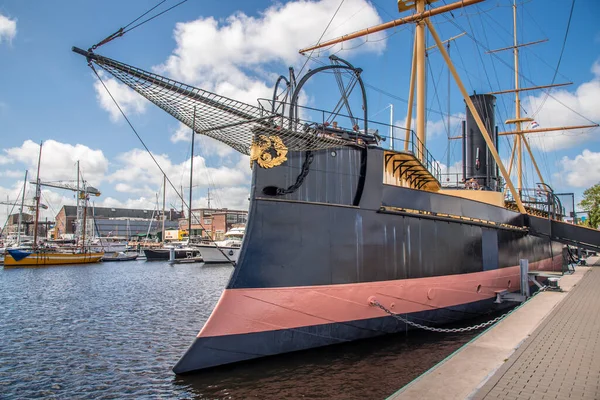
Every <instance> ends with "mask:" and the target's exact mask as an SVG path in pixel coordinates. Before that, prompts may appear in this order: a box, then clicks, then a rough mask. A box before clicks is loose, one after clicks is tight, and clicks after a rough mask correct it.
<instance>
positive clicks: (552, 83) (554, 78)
mask: <svg viewBox="0 0 600 400" xmlns="http://www.w3.org/2000/svg"><path fill="white" fill-rule="evenodd" d="M574 8H575V0H573V2H572V3H571V11H570V12H569V20H568V22H567V30H566V32H565V37H564V39H563V43H562V47H561V49H560V56H559V57H558V63H556V69H555V70H554V76H552V82H550V84H551V85H554V81H555V80H556V75H558V69H559V68H560V62H561V61H562V58H563V53H564V52H565V46H566V44H567V37H568V36H569V28H570V27H571V19H572V17H573V9H574ZM545 94H546V96H544V99H543V100H542V104H540V106H539V107H538V109H537V110H535V112H534V113H533V114H532V116H531V117H532V118H535V116H536V115H537V114H538V113H539V112H540V111H541V110H542V107H544V104H545V103H546V100H548V96H549V95H550V91H548V92H546V93H545Z"/></svg>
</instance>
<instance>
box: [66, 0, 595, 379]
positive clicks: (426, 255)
mask: <svg viewBox="0 0 600 400" xmlns="http://www.w3.org/2000/svg"><path fill="white" fill-rule="evenodd" d="M480 1H482V0H461V1H459V2H455V3H451V4H445V5H441V6H438V7H432V8H429V9H427V10H426V6H427V5H429V4H430V3H434V2H432V1H428V0H400V1H399V2H398V5H399V10H400V11H401V12H403V13H409V15H408V16H404V17H402V18H400V19H397V20H394V21H390V22H387V23H384V24H382V25H379V26H376V27H372V28H369V29H366V30H363V31H359V32H355V33H353V34H349V35H345V36H343V37H341V38H339V39H335V40H332V41H327V42H323V43H320V44H319V45H317V46H314V47H313V48H317V47H326V46H332V45H334V44H336V43H340V42H342V41H345V40H350V39H354V38H358V37H361V36H364V35H367V34H369V33H374V32H378V31H381V30H384V29H387V28H391V27H396V26H400V25H403V24H407V23H415V24H416V30H415V47H414V56H413V64H412V65H413V67H412V71H413V72H412V74H411V85H410V86H411V89H410V91H409V112H408V115H409V116H411V115H412V113H413V111H412V105H413V97H414V95H415V94H416V121H415V130H416V132H415V131H413V129H412V126H411V118H410V117H409V118H407V127H406V129H404V132H405V135H401V137H399V138H395V139H392V138H391V137H387V138H386V137H384V136H383V135H382V132H380V131H379V129H375V128H377V127H378V126H379V127H381V126H384V125H376V124H375V123H373V122H372V121H370V120H369V118H368V115H369V114H368V105H367V96H366V91H365V83H364V82H363V80H362V77H361V73H362V70H361V69H360V68H358V67H355V66H354V65H352V64H351V63H350V62H348V61H346V60H343V59H341V58H339V57H337V56H331V57H330V61H331V62H330V64H328V65H323V66H321V67H318V68H314V69H312V70H310V71H308V72H307V73H306V74H305V75H303V76H302V77H298V79H297V77H296V76H295V74H294V71H293V69H290V71H289V75H288V76H287V77H286V76H283V75H282V76H280V78H279V79H278V80H277V83H276V85H275V90H274V95H273V98H272V99H269V100H266V101H263V102H261V104H260V105H259V106H253V105H250V104H246V103H243V102H239V101H236V100H233V99H229V98H226V97H223V96H220V95H218V94H215V93H211V92H208V91H205V90H202V89H199V88H195V87H193V86H190V85H186V84H184V83H181V82H178V81H175V80H173V79H170V78H167V77H164V76H160V75H158V74H155V73H152V72H148V71H145V70H143V69H140V68H137V67H134V66H131V65H128V64H124V63H122V62H119V61H116V60H113V59H110V58H107V57H104V56H101V55H99V54H96V53H95V52H94V51H93V50H88V51H86V50H82V49H79V48H73V51H75V52H76V53H78V54H81V55H83V56H85V57H86V59H87V61H88V64H89V65H90V66H91V67H92V68H93V69H94V71H95V68H96V67H98V68H101V69H103V70H104V71H106V72H107V73H109V74H111V75H113V76H114V77H116V78H117V79H119V80H120V81H121V82H123V83H125V84H126V85H128V86H129V87H130V88H132V89H133V90H135V91H137V92H138V93H139V94H141V95H142V96H144V97H145V98H147V99H148V100H150V101H151V102H153V103H154V104H156V105H157V106H158V107H160V108H162V109H163V110H165V111H166V112H168V113H170V114H171V115H172V116H174V117H175V118H177V119H178V120H179V121H181V122H183V123H185V124H186V125H188V126H190V127H191V128H192V129H194V131H195V132H196V133H197V134H203V135H206V136H209V137H212V138H214V139H217V140H219V141H221V142H223V143H225V144H228V145H229V146H231V147H232V148H234V149H236V150H238V151H239V152H241V153H243V154H247V155H249V156H250V160H251V164H252V167H253V171H252V186H251V194H250V209H249V215H248V222H247V225H246V232H245V235H244V239H243V242H242V245H241V248H240V252H239V258H238V260H237V263H236V265H235V269H234V271H233V273H232V276H231V278H230V281H229V283H228V285H227V287H226V289H225V290H224V292H223V293H222V295H221V298H220V299H219V302H218V303H217V305H216V307H215V309H214V310H213V312H212V314H211V316H210V318H209V319H208V320H207V321H206V323H205V324H204V327H203V328H202V329H201V331H200V333H199V334H198V335H197V337H196V338H195V340H194V342H193V343H192V345H191V346H190V348H189V349H188V350H187V352H186V353H185V354H184V355H183V357H182V358H181V359H180V360H179V362H178V363H177V364H176V365H175V367H174V369H173V370H174V372H175V373H178V374H181V373H188V372H191V371H197V370H202V369H205V368H211V367H216V366H220V365H225V364H230V363H235V362H239V361H244V360H251V359H256V358H260V357H264V356H270V355H276V354H282V353H288V352H293V351H298V350H304V349H310V348H315V347H319V346H326V345H332V344H337V343H344V342H349V341H353V340H359V339H365V338H371V337H376V336H379V335H384V334H389V333H395V332H404V331H406V330H407V329H414V328H415V326H419V325H420V326H429V327H432V326H439V325H443V324H447V323H456V322H458V321H463V320H468V319H471V318H474V317H482V316H485V315H487V314H488V313H490V312H494V311H499V310H502V309H504V308H507V307H510V306H511V304H510V303H507V302H501V303H497V302H496V301H495V300H496V298H497V294H498V293H501V292H513V291H518V290H519V289H520V269H519V260H520V259H527V260H528V261H529V268H530V269H531V270H546V271H562V269H563V267H564V265H563V251H564V250H565V246H566V245H567V244H577V245H579V246H587V247H589V248H598V247H600V231H597V230H591V229H585V228H580V227H577V226H575V225H571V224H566V223H564V222H562V221H561V219H562V218H561V215H560V212H558V211H557V210H560V207H559V205H558V204H557V202H556V199H555V197H554V196H552V195H551V193H550V189H548V188H545V189H543V190H544V193H545V194H547V196H546V197H547V199H548V201H547V202H536V203H534V202H530V203H527V201H528V200H527V197H525V196H522V194H523V193H522V191H523V190H524V188H522V187H515V186H514V185H513V183H512V181H511V177H510V175H509V173H508V171H507V169H506V168H505V167H504V165H503V163H502V160H501V159H500V157H499V154H498V149H497V140H496V138H497V135H496V129H495V127H496V124H495V113H494V101H495V98H494V96H493V95H489V94H483V95H472V96H469V94H468V93H467V91H466V89H465V87H464V85H463V84H462V81H461V79H460V77H459V76H458V74H457V72H456V69H455V68H454V66H453V64H452V61H451V59H450V57H449V55H448V53H447V51H446V49H445V46H444V44H443V43H442V40H441V39H440V37H439V35H438V34H437V31H436V29H435V27H434V25H433V21H432V20H431V17H433V16H435V15H439V14H442V13H445V12H449V11H452V10H456V9H459V8H463V7H468V6H470V5H472V4H476V3H479V2H480ZM515 8H516V5H515ZM515 26H516V24H515ZM426 30H427V31H429V33H430V35H431V37H432V38H433V40H434V41H435V43H436V46H437V48H438V50H439V52H440V53H441V54H442V56H443V58H444V60H445V62H446V63H447V65H448V68H449V70H450V71H451V73H452V76H453V77H454V80H455V82H456V84H457V86H458V87H459V89H460V92H461V94H462V97H463V99H464V101H465V104H466V106H467V108H466V114H467V116H466V122H465V127H464V130H463V135H462V141H463V146H464V148H465V150H466V151H465V157H464V160H463V162H464V165H465V168H464V175H465V176H464V182H463V184H462V185H460V186H459V187H455V188H445V187H443V186H442V175H441V169H440V165H439V163H438V162H437V161H436V160H435V159H434V158H433V156H432V155H431V153H430V152H429V151H428V149H427V147H426V145H425V138H426V136H425V127H426V120H425V110H426V103H425V88H426V85H425V34H426ZM515 37H516V36H515ZM313 48H308V49H304V50H302V52H307V51H311V50H312V49H313ZM94 49H95V47H94ZM512 49H513V50H514V51H515V54H516V52H517V50H518V45H516V44H515V46H513V47H512ZM515 62H518V58H517V57H515ZM322 73H325V74H329V75H330V76H331V75H334V76H335V77H336V78H339V79H346V81H345V82H344V81H342V83H341V84H340V85H339V86H340V88H341V89H342V93H341V99H340V102H339V104H340V107H344V106H345V105H346V104H347V101H348V98H349V95H350V94H349V93H348V92H347V88H356V90H357V91H358V97H359V98H360V99H361V100H362V104H361V105H360V107H359V108H358V109H359V110H360V111H359V112H358V113H348V114H347V115H345V117H346V118H345V121H350V122H349V123H348V125H347V126H346V125H344V124H342V123H340V122H339V121H338V120H341V118H342V114H341V113H340V109H339V108H338V109H336V110H317V111H316V112H315V113H312V114H311V112H310V110H309V109H308V108H304V109H303V108H302V106H301V105H300V104H299V95H300V93H301V91H302V90H303V89H304V88H305V85H306V83H307V81H309V80H311V79H312V78H313V77H315V76H317V75H319V74H322ZM98 78H99V79H101V77H100V76H99V75H98ZM348 80H350V82H348ZM338 82H339V81H338ZM279 84H282V85H283V86H284V87H285V88H287V92H286V95H285V96H284V97H283V100H282V98H281V97H278V95H277V93H279V92H278V89H279V88H278V85H279ZM519 90H520V89H519V88H518V87H516V88H515V91H516V93H518V92H519ZM518 113H519V111H518V103H517V118H516V121H515V122H516V124H517V125H516V126H517V132H516V133H515V134H516V135H517V137H519V138H520V139H522V138H524V136H523V133H526V130H522V129H521V124H523V123H524V121H523V119H521V118H519V115H518ZM315 115H316V116H315ZM330 116H332V117H333V118H335V120H332V119H330V118H329V117H330ZM195 121H199V122H201V124H198V125H196V123H195ZM387 128H389V127H387V126H386V131H387ZM396 128H397V129H398V130H400V129H402V128H400V127H395V130H396ZM398 130H396V131H398ZM382 131H383V130H382ZM390 136H391V135H390ZM402 136H403V137H402ZM384 139H386V140H387V141H388V143H389V141H391V140H395V141H396V145H394V146H390V145H389V144H388V143H386V142H384ZM520 139H519V140H520ZM523 143H526V142H523ZM519 148H521V147H520V146H519ZM519 151H520V150H519ZM520 156H521V154H520V153H519V157H520ZM505 187H506V190H505ZM538 203H539V204H538ZM398 315H401V316H402V319H400V318H396V317H395V316H398Z"/></svg>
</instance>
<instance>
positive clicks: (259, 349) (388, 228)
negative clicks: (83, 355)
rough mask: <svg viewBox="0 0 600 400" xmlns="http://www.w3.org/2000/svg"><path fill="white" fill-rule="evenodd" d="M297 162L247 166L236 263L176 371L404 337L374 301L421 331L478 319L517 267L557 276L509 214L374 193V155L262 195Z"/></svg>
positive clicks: (378, 162) (343, 157)
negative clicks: (246, 205)
mask: <svg viewBox="0 0 600 400" xmlns="http://www.w3.org/2000/svg"><path fill="white" fill-rule="evenodd" d="M304 159H305V157H304V153H294V154H290V157H289V160H288V161H287V163H286V164H284V165H283V166H281V167H278V168H273V169H261V168H258V167H257V166H255V167H254V174H253V186H252V197H251V199H252V200H251V205H250V214H249V219H248V223H247V226H246V235H245V237H244V242H243V245H242V249H241V252H240V256H239V261H238V264H237V266H236V268H235V270H234V272H233V274H232V277H231V279H230V282H229V284H228V286H227V289H226V290H225V292H224V293H223V295H222V296H221V299H220V300H219V303H218V304H217V306H216V308H215V310H214V311H213V313H212V315H211V317H210V318H209V320H208V321H207V322H206V324H205V326H204V328H203V329H202V331H201V332H200V333H199V335H198V337H197V338H196V340H195V342H194V343H193V344H192V346H191V347H190V349H189V350H188V352H187V353H186V354H185V355H184V356H183V357H182V359H181V360H180V361H179V363H178V364H177V365H176V366H175V368H174V371H175V372H176V373H186V372H190V371H194V370H198V369H203V368H210V367H214V366H218V365H223V364H228V363H232V362H236V361H241V360H248V359H253V358H257V357H262V356H267V355H273V354H280V353H285V352H290V351H296V350H302V349H308V348H313V347H318V346H324V345H329V344H335V343H341V342H347V341H352V340H357V339H363V338H368V337H373V336H378V335H382V334H386V333H394V332H401V331H404V330H406V329H409V328H410V326H409V327H407V326H406V325H405V324H404V323H402V322H400V321H398V320H396V319H394V318H392V317H389V316H387V315H386V314H385V313H384V312H383V311H382V310H380V309H378V308H376V307H372V306H370V302H371V301H372V300H374V299H375V300H377V301H378V302H380V303H381V304H383V305H384V306H386V307H387V308H389V309H391V310H392V311H394V312H396V313H400V314H402V315H404V316H408V318H409V319H412V320H413V321H415V322H418V323H421V324H425V325H431V326H434V325H441V324H444V323H449V322H457V321H460V320H464V319H469V318H474V317H480V316H482V315H486V314H487V313H489V312H493V311H497V310H500V309H501V308H502V307H506V306H507V305H506V304H500V305H498V304H495V303H494V299H495V297H496V292H497V291H499V290H509V291H516V290H519V284H520V280H519V267H518V265H519V260H520V259H527V260H529V262H530V268H531V269H539V270H557V271H560V270H561V268H562V263H563V260H562V245H560V244H558V243H554V242H552V241H550V240H549V239H547V238H542V237H536V236H533V235H531V234H529V233H528V231H527V229H526V222H527V221H526V216H523V215H522V214H520V213H517V212H513V211H510V210H507V209H506V208H504V207H500V206H495V205H491V204H487V203H483V202H479V201H473V200H469V199H465V198H459V197H455V196H451V195H445V194H440V193H434V192H427V191H423V190H415V189H410V188H407V187H399V186H395V185H388V184H384V183H383V182H384V171H385V168H382V167H383V166H384V163H385V153H384V151H383V150H382V149H380V148H368V149H361V148H358V147H357V148H349V147H346V148H340V149H336V151H335V152H331V151H320V152H315V153H314V161H313V163H312V165H311V171H310V173H309V174H308V176H307V177H306V179H305V181H304V182H303V184H302V186H301V187H300V188H299V189H298V190H297V191H295V192H294V193H292V194H288V195H285V196H278V197H274V196H269V195H268V194H269V193H272V192H273V190H272V189H271V188H272V187H283V188H285V187H287V186H288V185H291V184H293V183H294V181H295V180H296V177H297V175H298V173H299V172H300V170H301V168H302V163H303V160H304ZM265 188H267V189H265ZM265 193H267V194H265Z"/></svg>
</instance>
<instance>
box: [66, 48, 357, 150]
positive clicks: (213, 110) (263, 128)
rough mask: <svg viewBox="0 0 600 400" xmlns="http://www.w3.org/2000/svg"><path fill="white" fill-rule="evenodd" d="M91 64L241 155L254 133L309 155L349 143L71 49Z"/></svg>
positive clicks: (313, 125)
mask: <svg viewBox="0 0 600 400" xmlns="http://www.w3.org/2000/svg"><path fill="white" fill-rule="evenodd" d="M73 51H75V52H76V53H79V54H82V55H84V56H86V57H87V59H88V62H89V63H90V66H93V64H92V63H94V64H96V65H98V66H99V67H100V68H102V69H103V70H105V71H106V72H108V73H109V74H111V75H113V76H114V77H115V78H117V79H118V80H120V81H121V82H123V83H125V84H126V85H127V86H129V87H130V88H132V89H133V90H135V91H136V92H138V93H139V94H141V95H142V96H144V97H145V98H146V99H148V100H150V101H151V102H152V103H154V104H156V105H157V106H158V107H160V108H162V109H163V110H165V111H166V112H168V113H169V114H171V115H172V116H173V117H175V118H177V119H178V120H179V121H181V122H182V123H184V124H185V125H187V126H189V127H190V128H191V129H193V130H194V131H195V132H196V133H199V134H202V135H206V136H209V137H211V138H214V139H216V140H219V141H221V142H223V143H225V144H227V145H229V146H231V147H233V148H234V149H235V150H237V151H239V152H240V153H243V154H247V155H249V154H250V147H251V146H252V143H253V140H254V138H255V137H256V136H257V135H277V136H279V138H281V139H282V141H283V143H284V144H285V145H286V147H287V148H288V149H289V150H291V151H312V150H321V149H327V148H332V147H339V146H343V145H347V144H350V143H351V141H349V140H347V139H344V138H340V137H335V136H334V135H328V134H325V133H324V130H323V129H322V127H321V128H319V125H318V124H316V123H312V122H310V121H305V120H301V119H294V120H293V121H292V120H291V119H290V118H289V117H286V116H284V115H281V114H277V113H273V112H271V111H269V110H265V109H263V108H261V107H257V106H253V105H250V104H246V103H243V102H240V101H236V100H232V99H229V98H227V97H223V96H219V95H217V94H214V93H211V92H208V91H206V90H202V89H198V88H196V87H193V86H190V85H186V84H184V83H181V82H178V81H175V80H173V79H169V78H166V77H164V76H160V75H157V74H154V73H150V72H147V71H144V70H142V69H140V68H136V67H133V66H130V65H127V64H124V63H121V62H118V61H115V60H112V59H110V58H107V57H103V56H100V55H97V54H94V53H92V52H88V51H85V50H81V49H77V48H73Z"/></svg>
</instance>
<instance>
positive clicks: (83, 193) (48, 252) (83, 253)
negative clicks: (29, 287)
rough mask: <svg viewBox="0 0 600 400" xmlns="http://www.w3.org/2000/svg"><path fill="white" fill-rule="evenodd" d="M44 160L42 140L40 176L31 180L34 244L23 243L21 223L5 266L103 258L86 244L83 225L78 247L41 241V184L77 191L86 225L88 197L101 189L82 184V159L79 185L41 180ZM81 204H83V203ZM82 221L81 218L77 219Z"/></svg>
mask: <svg viewBox="0 0 600 400" xmlns="http://www.w3.org/2000/svg"><path fill="white" fill-rule="evenodd" d="M41 161H42V143H40V152H39V156H38V166H37V177H36V180H35V181H34V182H32V183H34V184H35V187H36V195H35V198H34V202H35V204H34V205H33V206H31V208H33V209H34V210H35V220H34V225H33V232H34V234H33V242H32V243H31V245H29V246H27V247H25V246H21V243H20V230H21V228H20V227H19V239H18V242H17V245H16V247H14V248H7V249H6V252H5V253H4V268H11V267H44V266H55V265H71V264H90V263H97V262H100V261H101V260H102V257H103V256H104V252H103V251H95V250H92V249H89V248H86V247H85V245H84V243H85V231H86V229H85V228H84V229H83V230H82V232H83V235H82V241H81V243H82V245H81V246H80V247H77V248H66V247H60V246H50V245H48V244H44V245H40V243H39V240H38V222H39V215H40V208H47V207H46V206H43V205H42V204H40V199H41V197H42V192H41V186H50V187H58V188H61V189H68V190H72V191H75V192H76V193H77V198H78V200H77V201H78V207H77V208H78V217H79V210H81V211H82V212H83V227H85V226H86V215H87V212H86V211H87V201H88V199H89V195H90V194H94V195H96V196H99V195H100V192H99V191H98V190H97V189H95V188H93V187H91V186H88V187H86V185H85V183H84V185H83V186H82V187H81V188H80V187H79V162H77V186H76V187H72V186H71V185H61V184H58V183H43V182H41V181H40V166H41ZM26 182H27V173H25V183H26ZM24 195H25V186H23V198H24ZM80 204H83V206H82V207H80ZM22 210H23V203H21V211H20V214H22ZM78 221H81V219H78ZM80 227H81V224H78V229H79V228H80Z"/></svg>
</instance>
